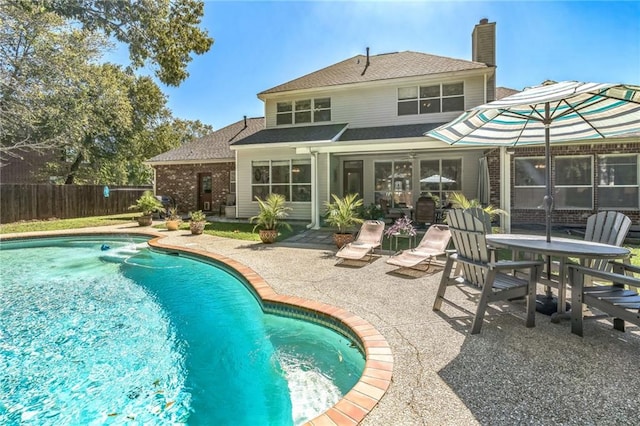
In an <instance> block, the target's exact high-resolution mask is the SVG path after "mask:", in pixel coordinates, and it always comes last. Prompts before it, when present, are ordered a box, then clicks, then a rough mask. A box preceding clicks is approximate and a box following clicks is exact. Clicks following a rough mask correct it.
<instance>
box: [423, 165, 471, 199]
mask: <svg viewBox="0 0 640 426" xmlns="http://www.w3.org/2000/svg"><path fill="white" fill-rule="evenodd" d="M461 182H462V159H461V158H457V159H441V160H422V161H420V195H421V196H422V195H425V196H430V197H432V198H433V199H434V201H435V202H436V206H437V207H440V206H446V205H447V203H448V202H447V196H448V194H449V193H450V192H455V191H461V190H462V186H461Z"/></svg>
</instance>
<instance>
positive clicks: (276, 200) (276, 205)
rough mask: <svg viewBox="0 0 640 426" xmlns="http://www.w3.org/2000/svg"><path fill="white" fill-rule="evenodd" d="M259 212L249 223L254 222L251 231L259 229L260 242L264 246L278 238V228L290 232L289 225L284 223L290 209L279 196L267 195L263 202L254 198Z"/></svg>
mask: <svg viewBox="0 0 640 426" xmlns="http://www.w3.org/2000/svg"><path fill="white" fill-rule="evenodd" d="M256 201H258V208H259V209H260V212H259V213H258V214H257V215H256V216H253V217H252V218H250V219H249V223H253V222H256V225H255V226H254V227H253V231H254V232H255V230H256V229H257V228H260V231H259V234H260V240H261V241H262V242H263V243H265V244H270V243H273V242H274V241H275V240H276V238H277V237H278V228H279V227H280V226H283V227H285V228H286V229H288V230H291V225H289V224H288V223H287V222H284V219H286V218H287V216H289V212H291V210H292V208H291V207H287V206H286V205H285V202H286V199H285V198H284V195H281V194H269V195H267V198H266V199H265V200H264V201H263V200H261V199H260V198H258V197H256Z"/></svg>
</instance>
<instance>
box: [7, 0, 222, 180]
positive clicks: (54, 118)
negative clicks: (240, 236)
mask: <svg viewBox="0 0 640 426" xmlns="http://www.w3.org/2000/svg"><path fill="white" fill-rule="evenodd" d="M88 3H90V2H84V3H83V4H84V5H85V6H86V5H87V4H88ZM105 3H106V2H105ZM86 7H88V6H86ZM0 22H2V23H3V25H0V84H1V85H2V86H1V88H2V92H1V93H0V128H1V129H2V131H1V132H0V142H1V143H0V149H1V150H0V158H2V157H5V158H6V157H7V156H15V157H19V156H20V152H21V151H22V150H40V151H45V152H54V153H55V152H57V153H59V154H58V155H56V158H57V160H55V161H52V162H50V163H49V164H48V166H47V168H45V169H44V170H42V171H41V173H42V174H43V175H44V176H47V177H49V176H58V181H59V183H100V184H142V183H149V182H150V179H151V175H152V173H151V170H150V168H149V167H147V166H146V165H144V164H143V162H144V160H145V159H148V158H150V157H153V156H155V155H157V154H159V153H161V152H164V151H167V150H169V149H172V148H174V147H176V146H178V145H180V144H181V143H184V142H185V141H187V140H191V139H193V138H195V137H200V136H203V135H206V134H207V133H209V132H211V131H212V128H211V127H210V126H208V125H204V124H202V123H201V122H200V121H188V120H180V119H176V118H174V117H172V114H171V111H170V110H169V109H168V108H167V107H166V102H167V99H166V97H165V95H164V94H163V93H162V91H161V90H160V88H159V87H158V85H157V84H156V83H155V82H154V81H153V80H152V79H151V78H150V77H148V76H136V75H134V73H133V71H132V70H130V69H126V70H125V69H123V68H122V67H120V66H116V65H113V64H101V63H100V58H101V54H102V51H103V49H105V48H106V47H108V43H107V40H106V39H105V36H104V35H100V34H96V33H92V32H90V31H88V30H87V29H79V28H78V26H77V25H70V23H69V22H68V21H65V20H63V19H61V18H60V16H58V15H56V14H54V13H50V12H47V11H46V10H45V9H43V8H35V7H33V8H29V7H20V6H16V5H15V4H8V5H6V7H4V6H3V7H1V8H0ZM5 24H6V25H5Z"/></svg>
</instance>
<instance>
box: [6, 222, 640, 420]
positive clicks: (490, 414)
mask: <svg viewBox="0 0 640 426" xmlns="http://www.w3.org/2000/svg"><path fill="white" fill-rule="evenodd" d="M146 229H148V230H150V229H151V228H146ZM141 230H142V228H139V227H138V226H137V225H136V226H134V225H116V226H110V227H100V228H92V229H83V230H74V231H71V233H87V232H100V233H105V232H118V233H134V232H140V231H141ZM154 232H155V233H156V234H158V235H162V236H165V238H163V239H162V240H160V244H161V245H171V246H178V247H185V248H186V249H189V250H195V251H202V252H205V253H210V254H213V255H215V256H224V257H228V258H231V259H234V260H235V261H237V262H240V263H241V264H242V265H246V266H247V267H248V268H250V269H251V270H253V271H255V272H256V273H257V274H258V275H259V276H260V277H261V278H262V279H264V281H265V282H266V283H267V284H268V285H269V286H270V287H271V288H272V289H273V290H274V291H275V292H276V293H277V294H279V295H282V296H295V297H298V298H303V299H307V300H312V301H316V302H319V303H320V304H327V305H331V306H335V307H337V308H342V309H343V310H345V311H348V312H350V313H353V314H355V315H356V316H358V317H360V318H362V319H364V320H366V321H368V322H369V323H370V324H372V325H373V326H374V327H375V329H376V330H378V331H379V332H380V333H381V334H382V335H383V336H384V337H385V339H386V341H387V342H388V344H389V346H390V348H391V352H392V354H393V376H392V379H391V383H390V386H389V387H388V390H387V392H386V393H385V394H384V395H383V396H382V398H381V399H380V401H379V403H378V404H377V405H376V406H375V408H373V410H372V411H371V412H370V413H369V414H368V415H367V416H366V417H365V418H364V420H362V422H361V423H360V424H362V425H474V424H481V425H514V424H528V425H550V424H561V425H626V424H629V425H630V424H636V423H637V419H638V416H639V415H640V385H639V384H638V378H639V377H640V374H639V373H638V368H639V367H640V329H639V328H638V327H633V326H630V325H627V331H626V332H625V333H620V332H618V331H615V330H613V329H612V328H611V323H610V322H609V321H608V320H598V321H588V322H587V323H586V324H585V330H584V336H585V337H583V338H581V337H578V336H575V335H573V334H571V333H570V330H569V322H568V321H562V322H561V323H559V324H553V323H551V322H550V318H549V317H548V316H545V315H541V314H536V326H535V327H534V328H526V327H525V326H524V309H523V305H522V304H520V303H518V302H514V303H500V304H492V305H490V308H489V310H488V311H487V316H486V318H485V323H484V325H483V327H482V331H481V333H480V334H478V335H473V336H472V335H470V334H469V329H470V325H471V319H472V316H471V313H470V312H469V311H473V310H474V309H475V303H474V300H475V298H476V293H469V292H468V291H467V289H466V288H459V289H458V288H452V289H450V290H449V291H448V293H447V298H450V299H452V300H453V301H454V302H455V303H456V304H457V305H458V306H460V307H462V308H463V309H466V312H465V311H464V310H460V309H455V308H453V307H451V306H448V305H446V304H445V305H444V307H443V311H442V312H440V313H436V312H433V311H432V309H431V306H432V304H433V301H434V298H435V292H436V289H437V286H438V283H439V280H440V277H441V268H439V267H436V268H431V269H430V271H428V272H427V273H414V274H411V275H406V274H398V273H396V272H394V271H396V268H395V267H393V266H391V265H388V264H386V263H385V260H386V259H387V256H388V253H387V252H382V253H379V255H378V256H376V258H375V259H374V260H373V261H372V262H370V263H360V264H358V263H357V262H350V263H349V264H346V263H343V264H341V265H340V264H338V262H337V258H335V257H334V254H335V252H336V249H335V247H334V246H332V244H331V238H330V232H328V231H313V232H310V231H308V232H307V233H304V234H299V235H296V236H294V237H292V238H289V239H288V240H286V241H283V242H278V243H276V244H273V245H264V244H261V243H254V242H247V241H239V240H232V239H226V238H219V237H213V236H208V235H199V236H192V235H191V234H190V233H189V231H173V232H169V231H163V230H154ZM60 233H61V232H55V233H38V235H43V234H44V235H47V234H60ZM21 235H25V236H26V235H33V234H21ZM6 237H9V236H8V235H3V236H2V238H6ZM540 292H542V288H541V289H540ZM374 387H375V386H374ZM372 393H376V392H375V389H373V390H372ZM377 393H381V392H377ZM350 408H351V409H353V410H352V411H351V412H353V413H357V412H358V410H357V408H358V407H350ZM345 411H346V412H345V413H343V414H345V415H344V418H342V419H341V420H342V421H339V423H341V424H356V422H355V421H350V419H349V412H348V411H349V410H345ZM354 416H356V417H357V415H355V414H354ZM316 424H333V422H332V420H331V418H329V417H323V418H322V420H320V421H318V422H317V423H316Z"/></svg>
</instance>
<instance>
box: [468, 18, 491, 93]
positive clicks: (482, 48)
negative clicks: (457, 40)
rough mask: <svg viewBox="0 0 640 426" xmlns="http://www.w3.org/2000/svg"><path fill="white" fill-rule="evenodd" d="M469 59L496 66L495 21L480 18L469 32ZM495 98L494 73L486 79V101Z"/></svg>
mask: <svg viewBox="0 0 640 426" xmlns="http://www.w3.org/2000/svg"><path fill="white" fill-rule="evenodd" d="M471 48H472V49H471V52H472V53H471V60H472V61H474V62H482V63H484V64H487V65H489V66H492V67H495V66H496V23H495V22H489V20H488V19H487V18H482V19H481V20H480V23H478V24H476V26H475V27H474V28H473V33H471ZM495 99H496V77H495V74H494V75H493V76H492V77H491V78H489V80H488V81H487V102H491V101H493V100H495Z"/></svg>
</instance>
